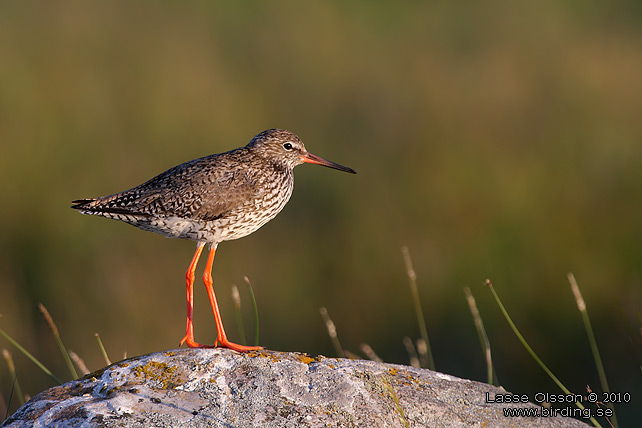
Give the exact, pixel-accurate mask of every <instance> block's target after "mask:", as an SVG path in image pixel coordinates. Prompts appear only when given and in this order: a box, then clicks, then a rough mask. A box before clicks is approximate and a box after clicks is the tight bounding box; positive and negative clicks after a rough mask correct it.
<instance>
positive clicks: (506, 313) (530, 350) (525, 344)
mask: <svg viewBox="0 0 642 428" xmlns="http://www.w3.org/2000/svg"><path fill="white" fill-rule="evenodd" d="M485 284H486V285H487V286H488V288H489V289H490V292H491V293H492V295H493V297H494V298H495V301H496V302H497V305H498V306H499V309H500V310H501V312H502V314H503V315H504V318H506V321H508V325H510V327H511V329H512V330H513V333H515V336H517V338H518V339H519V341H520V342H521V343H522V345H523V346H524V348H526V350H527V351H528V353H529V354H530V355H531V357H533V359H534V360H535V362H537V364H539V366H540V367H541V368H542V370H544V372H546V374H547V375H548V377H550V378H551V379H552V380H553V382H555V384H556V385H557V386H558V387H559V388H560V389H561V390H562V391H563V392H564V393H565V394H568V395H570V394H571V391H569V390H568V388H566V386H564V384H563V383H562V382H561V381H560V380H559V379H558V378H557V376H555V375H554V374H553V372H552V371H551V370H550V369H549V368H548V367H547V366H546V364H544V362H543V361H542V360H541V359H540V358H539V357H538V356H537V354H536V353H535V351H533V348H531V346H530V345H529V344H528V342H526V339H524V336H522V334H521V333H520V332H519V330H518V329H517V326H516V325H515V323H514V322H513V320H512V319H511V317H510V315H508V311H507V310H506V308H504V305H503V304H502V301H501V300H500V298H499V296H498V295H497V293H496V292H495V289H494V288H493V284H492V282H490V279H487V280H486V282H485ZM575 405H576V406H577V407H579V408H580V409H582V410H584V408H585V407H584V406H583V405H582V403H580V402H579V401H576V402H575ZM590 421H591V422H592V423H593V425H594V426H596V427H599V428H602V425H600V424H599V422H598V421H597V420H595V418H594V417H592V416H591V418H590Z"/></svg>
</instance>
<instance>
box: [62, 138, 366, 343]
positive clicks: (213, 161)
mask: <svg viewBox="0 0 642 428" xmlns="http://www.w3.org/2000/svg"><path fill="white" fill-rule="evenodd" d="M303 163H310V164H317V165H322V166H325V167H328V168H333V169H336V170H339V171H344V172H347V173H351V174H356V171H355V170H353V169H352V168H348V167H346V166H343V165H339V164H337V163H334V162H331V161H329V160H326V159H324V158H321V157H319V156H316V155H313V154H311V153H309V152H308V151H307V150H306V148H305V146H304V145H303V142H302V141H301V139H299V137H298V136H297V135H295V134H294V133H292V132H290V131H287V130H284V129H268V130H266V131H263V132H261V133H259V134H257V135H256V136H254V138H252V139H251V140H250V142H249V143H248V144H247V145H246V146H245V147H240V148H237V149H234V150H230V151H228V152H225V153H219V154H213V155H209V156H205V157H201V158H198V159H194V160H191V161H188V162H185V163H182V164H180V165H177V166H175V167H173V168H170V169H168V170H167V171H165V172H162V173H160V174H158V175H157V176H155V177H154V178H152V179H150V180H148V181H146V182H144V183H142V184H140V185H138V186H136V187H133V188H131V189H129V190H125V191H123V192H119V193H115V194H112V195H108V196H103V197H98V198H90V199H78V200H74V201H72V202H71V203H72V206H71V208H73V209H76V210H78V211H80V212H81V213H82V214H87V215H97V216H101V217H106V218H109V219H113V220H119V221H123V222H125V223H128V224H131V225H133V226H135V227H138V228H140V229H142V230H145V231H151V232H156V233H159V234H161V235H164V236H166V237H169V238H181V239H189V240H192V241H196V251H195V253H194V255H193V257H192V259H191V262H190V264H189V266H188V268H187V272H186V274H185V281H186V292H187V326H186V331H185V336H184V337H183V339H182V340H181V342H180V345H183V344H186V345H187V346H188V347H190V348H213V347H222V348H229V349H232V350H235V351H238V352H247V351H253V350H258V349H262V347H260V346H246V345H240V344H237V343H233V342H231V341H230V340H228V338H227V335H226V334H225V329H224V328H223V321H222V318H221V314H220V312H219V308H218V303H217V301H216V295H215V293H214V288H213V280H212V265H213V263H214V256H215V254H216V249H217V247H218V245H219V244H220V243H221V242H224V241H231V240H234V239H239V238H243V237H245V236H247V235H249V234H251V233H253V232H255V231H256V230H258V229H259V228H260V227H261V226H263V225H264V224H266V223H267V222H269V221H270V220H272V219H273V218H274V217H276V215H277V214H278V213H279V212H280V211H281V210H282V209H283V207H285V205H286V203H287V202H288V201H289V199H290V196H292V191H293V189H294V173H293V169H294V167H295V166H297V165H301V164H303ZM206 245H209V254H208V257H207V263H206V266H205V270H204V273H203V283H204V284H205V289H206V290H207V295H208V298H209V300H210V305H211V307H212V312H213V314H214V321H215V324H216V330H217V338H216V340H215V341H214V344H213V345H204V344H201V343H198V342H196V341H195V339H194V324H193V312H194V294H193V290H194V280H195V276H196V274H195V272H196V266H197V264H198V261H199V259H200V257H201V253H202V252H203V249H204V247H205V246H206Z"/></svg>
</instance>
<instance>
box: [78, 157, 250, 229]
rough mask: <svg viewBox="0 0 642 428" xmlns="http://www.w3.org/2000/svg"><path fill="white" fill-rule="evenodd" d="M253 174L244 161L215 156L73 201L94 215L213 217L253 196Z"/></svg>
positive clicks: (222, 214)
mask: <svg viewBox="0 0 642 428" xmlns="http://www.w3.org/2000/svg"><path fill="white" fill-rule="evenodd" d="M228 161H229V159H228ZM254 177H255V175H254V174H253V173H252V172H251V170H248V169H247V168H246V167H244V166H243V165H242V164H240V163H239V164H236V163H234V162H231V163H230V162H227V163H226V164H225V165H222V164H221V161H220V159H219V158H218V157H217V156H216V155H213V156H208V157H205V158H200V159H195V160H193V161H189V162H186V163H184V164H181V165H178V166H176V167H174V168H171V169H168V170H167V171H165V172H163V173H161V174H159V175H157V176H156V177H154V178H152V179H151V180H149V181H146V182H145V183H143V184H141V185H139V186H136V187H134V188H132V189H129V190H126V191H124V192H120V193H116V194H114V195H109V196H104V197H101V198H96V199H81V200H77V201H73V202H72V203H73V204H74V205H73V206H72V208H76V209H78V210H81V211H83V212H85V213H92V214H102V213H104V214H110V213H114V214H128V215H135V216H142V217H148V216H158V217H172V216H175V217H182V218H191V219H195V220H205V221H208V220H214V219H217V218H220V217H222V216H224V215H226V214H227V213H228V212H230V211H232V210H234V209H236V208H239V207H240V206H241V205H243V204H244V203H246V202H247V201H248V200H251V199H252V198H254V195H255V194H256V192H257V189H258V188H257V185H256V184H257V183H256V180H255V178H254Z"/></svg>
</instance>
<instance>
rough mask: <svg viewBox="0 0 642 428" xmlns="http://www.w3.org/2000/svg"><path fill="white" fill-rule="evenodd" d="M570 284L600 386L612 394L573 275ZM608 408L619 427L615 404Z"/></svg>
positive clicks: (569, 276)
mask: <svg viewBox="0 0 642 428" xmlns="http://www.w3.org/2000/svg"><path fill="white" fill-rule="evenodd" d="M568 282H569V284H571V290H572V291H573V295H574V296H575V303H577V309H578V310H579V311H580V314H581V315H582V322H583V323H584V329H585V330H586V335H587V336H588V341H589V345H590V346H591V352H592V353H593V360H594V361H595V367H596V368H597V373H598V376H599V377H600V384H601V385H602V391H604V392H611V390H610V389H609V384H608V382H607V381H606V372H605V371H604V365H603V364H602V357H600V350H599V349H598V347H597V340H596V339H595V334H594V333H593V327H592V326H591V319H590V318H589V314H588V311H587V310H586V303H585V302H584V297H582V293H581V292H580V287H578V285H577V281H575V276H574V275H573V274H572V273H569V274H568ZM606 406H607V407H609V408H610V409H611V410H613V416H612V420H611V422H612V423H613V426H614V427H615V428H617V427H618V423H617V418H616V417H615V406H613V402H608V403H606Z"/></svg>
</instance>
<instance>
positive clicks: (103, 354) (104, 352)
mask: <svg viewBox="0 0 642 428" xmlns="http://www.w3.org/2000/svg"><path fill="white" fill-rule="evenodd" d="M94 334H95V336H96V340H97V341H98V347H99V348H100V353H101V354H102V356H103V358H104V359H105V363H107V365H108V366H111V361H110V360H109V356H107V350H106V349H105V346H104V345H103V341H102V340H100V334H98V333H94Z"/></svg>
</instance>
